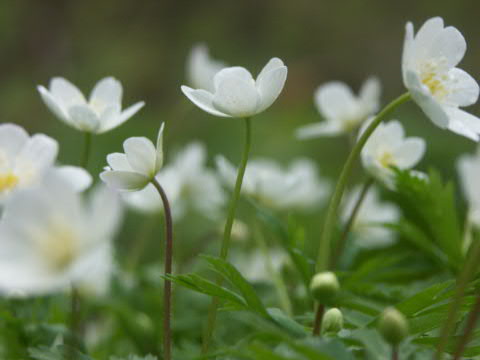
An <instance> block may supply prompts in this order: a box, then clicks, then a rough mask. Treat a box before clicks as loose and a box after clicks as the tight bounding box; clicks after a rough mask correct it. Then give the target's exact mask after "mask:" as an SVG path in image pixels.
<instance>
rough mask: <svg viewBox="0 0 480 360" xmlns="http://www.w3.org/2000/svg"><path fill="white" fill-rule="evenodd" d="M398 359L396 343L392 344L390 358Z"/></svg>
mask: <svg viewBox="0 0 480 360" xmlns="http://www.w3.org/2000/svg"><path fill="white" fill-rule="evenodd" d="M398 359H399V354H398V345H392V360H398Z"/></svg>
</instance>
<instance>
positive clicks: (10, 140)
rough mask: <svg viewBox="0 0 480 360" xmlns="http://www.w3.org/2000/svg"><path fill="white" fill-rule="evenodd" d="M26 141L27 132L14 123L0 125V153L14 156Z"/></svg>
mask: <svg viewBox="0 0 480 360" xmlns="http://www.w3.org/2000/svg"><path fill="white" fill-rule="evenodd" d="M27 141H28V133H27V132H26V131H25V129H24V128H22V127H21V126H18V125H15V124H1V125H0V153H2V154H5V155H6V156H7V157H11V156H12V157H13V156H15V155H16V154H17V153H18V152H19V151H20V150H21V149H22V147H23V146H24V145H25V143H26V142H27Z"/></svg>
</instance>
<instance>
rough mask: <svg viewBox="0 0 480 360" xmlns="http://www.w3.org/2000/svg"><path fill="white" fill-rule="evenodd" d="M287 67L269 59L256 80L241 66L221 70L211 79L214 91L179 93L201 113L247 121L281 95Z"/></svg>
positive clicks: (198, 90)
mask: <svg viewBox="0 0 480 360" xmlns="http://www.w3.org/2000/svg"><path fill="white" fill-rule="evenodd" d="M286 79H287V67H286V66H285V65H284V64H283V61H282V60H280V59H279V58H273V59H271V60H270V61H269V62H268V63H267V65H265V67H264V68H263V69H262V71H261V72H260V74H259V75H258V77H257V79H256V80H255V79H253V77H252V74H251V73H250V72H249V71H248V70H247V69H245V68H243V67H240V66H234V67H228V68H224V69H222V70H220V71H219V72H217V73H216V74H215V76H214V79H213V83H214V89H213V91H208V90H205V89H202V88H200V89H192V88H190V87H188V86H182V91H183V93H184V94H185V96H187V97H188V98H189V99H190V100H191V101H192V102H193V103H194V104H195V105H197V106H198V107H199V108H200V109H202V110H204V111H206V112H208V113H210V114H212V115H215V116H221V117H234V118H247V117H251V116H253V115H256V114H258V113H261V112H262V111H264V110H266V109H267V108H268V107H270V105H272V104H273V102H274V101H275V100H276V99H277V97H278V96H279V95H280V92H281V91H282V89H283V86H284V84H285V80H286Z"/></svg>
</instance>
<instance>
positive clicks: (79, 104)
mask: <svg viewBox="0 0 480 360" xmlns="http://www.w3.org/2000/svg"><path fill="white" fill-rule="evenodd" d="M37 89H38V91H39V92H40V95H41V97H42V99H43V101H44V102H45V105H47V106H48V108H49V109H50V110H51V111H52V112H53V113H54V115H55V116H57V117H58V118H59V119H60V120H62V121H63V122H65V123H66V124H67V125H70V126H72V127H74V128H75V129H77V130H81V131H85V132H90V133H95V134H101V133H104V132H107V131H109V130H112V129H114V128H116V127H117V126H120V125H121V124H123V123H124V122H125V121H127V120H128V119H129V118H131V117H132V116H133V115H134V114H135V113H136V112H137V111H138V110H140V109H141V108H142V107H143V106H144V105H145V103H144V102H143V101H140V102H137V103H135V104H134V105H132V106H130V107H129V108H127V109H125V110H123V111H122V93H123V88H122V85H121V84H120V82H119V81H118V80H116V79H114V78H113V77H106V78H104V79H102V80H100V81H99V82H97V84H96V85H95V87H94V88H93V90H92V92H91V94H90V98H89V99H88V101H87V100H86V98H85V96H84V95H83V94H82V93H81V92H80V90H79V89H78V88H77V87H76V86H75V85H73V84H72V83H71V82H69V81H68V80H66V79H64V78H61V77H55V78H53V79H52V80H51V81H50V86H49V89H48V90H47V89H46V88H45V87H43V86H41V85H40V86H38V87H37Z"/></svg>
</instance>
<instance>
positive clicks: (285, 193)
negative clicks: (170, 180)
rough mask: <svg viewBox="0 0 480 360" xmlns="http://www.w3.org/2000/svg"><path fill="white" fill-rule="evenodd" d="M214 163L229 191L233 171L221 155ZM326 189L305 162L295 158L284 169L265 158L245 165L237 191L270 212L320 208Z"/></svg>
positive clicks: (326, 192) (305, 160)
mask: <svg viewBox="0 0 480 360" xmlns="http://www.w3.org/2000/svg"><path fill="white" fill-rule="evenodd" d="M216 163H217V169H218V171H219V175H220V177H221V178H222V179H223V180H224V182H225V183H226V184H227V185H228V186H229V187H231V188H233V186H234V184H235V179H236V174H237V170H236V169H235V168H234V166H233V165H232V164H231V163H230V162H229V161H228V160H227V159H225V158H224V157H223V156H217V158H216ZM328 190H329V185H328V183H327V182H326V181H325V180H323V179H321V178H320V177H319V176H318V174H317V169H316V167H315V165H314V164H313V162H312V161H310V160H308V159H297V160H295V161H294V162H293V163H292V164H291V165H290V166H289V167H288V168H286V169H285V168H282V167H281V166H280V165H279V164H277V163H275V162H274V161H272V160H269V159H254V160H251V161H250V162H249V163H248V165H247V169H246V170H245V176H244V179H243V185H242V190H241V191H242V193H244V194H246V195H248V196H251V197H253V198H255V199H257V200H258V201H260V202H261V203H263V204H264V205H266V206H268V207H271V208H274V209H278V210H288V209H303V210H306V209H309V208H312V207H314V206H318V205H320V204H321V203H322V202H323V201H324V200H325V199H326V197H327V194H328Z"/></svg>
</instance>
